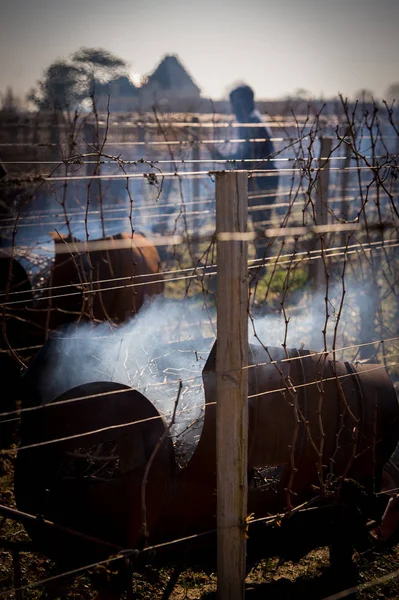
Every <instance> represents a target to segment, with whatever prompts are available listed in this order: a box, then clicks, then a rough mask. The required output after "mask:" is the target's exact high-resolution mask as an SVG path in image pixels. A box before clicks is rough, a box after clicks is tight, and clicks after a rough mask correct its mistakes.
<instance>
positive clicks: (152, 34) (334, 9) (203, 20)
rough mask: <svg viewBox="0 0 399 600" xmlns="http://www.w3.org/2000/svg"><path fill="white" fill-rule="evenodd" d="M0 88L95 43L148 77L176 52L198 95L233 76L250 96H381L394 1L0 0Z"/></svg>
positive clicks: (219, 89)
mask: <svg viewBox="0 0 399 600" xmlns="http://www.w3.org/2000/svg"><path fill="white" fill-rule="evenodd" d="M0 5H1V19H0V93H4V92H5V90H6V88H7V86H11V87H12V88H13V90H14V92H15V93H16V94H18V95H20V96H22V97H23V96H24V95H25V93H26V92H27V91H28V90H29V89H30V88H32V86H35V84H36V82H37V80H39V79H41V78H42V76H43V72H44V70H45V69H46V68H47V67H48V66H49V65H50V64H51V62H53V61H54V60H56V59H59V58H68V56H69V55H71V54H72V53H73V52H75V51H76V50H77V49H78V48H80V47H82V46H86V47H95V48H97V47H101V48H105V49H106V50H109V51H111V52H112V53H113V54H115V55H117V56H118V57H120V58H123V59H124V60H126V61H127V62H128V63H129V67H130V70H131V72H132V73H139V74H142V75H148V74H149V73H151V72H152V71H153V70H154V68H155V67H156V65H157V64H158V63H159V61H160V60H161V58H162V56H163V55H165V54H177V55H178V56H179V58H180V59H181V61H182V63H183V64H184V65H185V67H186V68H187V70H188V72H189V73H190V74H191V76H192V77H193V79H194V80H195V82H196V83H197V85H198V86H199V87H200V88H201V91H202V95H203V96H205V97H210V98H213V99H215V100H217V99H221V98H225V97H226V96H227V93H228V90H229V88H230V87H231V86H232V85H233V84H235V83H237V82H245V83H247V84H248V85H251V86H252V87H253V89H254V91H255V94H256V97H257V98H259V99H274V98H281V97H284V96H287V95H290V94H294V93H295V91H296V90H298V89H305V90H307V91H309V92H310V94H311V95H312V96H314V97H321V96H323V97H324V98H327V97H335V96H337V94H338V93H342V94H343V95H344V96H347V97H349V98H352V97H353V96H354V95H355V94H356V93H357V92H358V91H359V90H361V89H368V90H371V91H372V92H373V94H374V95H375V97H376V98H381V97H385V96H386V90H387V88H388V87H389V85H390V84H391V83H393V82H399V0H378V1H376V0H240V1H239V0H201V1H199V0H197V2H195V1H194V0H145V1H144V0H140V1H139V0H30V1H28V0H0Z"/></svg>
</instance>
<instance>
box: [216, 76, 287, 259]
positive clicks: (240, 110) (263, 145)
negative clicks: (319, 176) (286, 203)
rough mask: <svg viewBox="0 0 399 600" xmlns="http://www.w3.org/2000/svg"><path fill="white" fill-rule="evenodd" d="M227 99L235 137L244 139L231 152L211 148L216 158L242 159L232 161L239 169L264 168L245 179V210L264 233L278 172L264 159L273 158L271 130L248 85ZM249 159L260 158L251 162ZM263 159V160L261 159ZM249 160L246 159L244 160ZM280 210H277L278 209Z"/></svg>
mask: <svg viewBox="0 0 399 600" xmlns="http://www.w3.org/2000/svg"><path fill="white" fill-rule="evenodd" d="M230 102H231V106H232V108H233V111H234V113H235V115H236V117H237V121H238V122H239V123H243V125H242V126H241V127H239V128H238V138H239V139H244V140H245V141H243V142H239V143H238V150H237V151H236V152H234V153H232V154H229V155H224V154H222V153H221V152H219V151H218V150H217V149H215V148H212V150H211V152H212V156H213V158H215V159H229V160H237V161H242V160H245V162H242V163H241V164H237V165H235V166H236V168H238V169H247V170H249V171H251V170H254V169H263V170H265V171H266V172H265V173H252V174H251V175H250V178H249V180H248V204H249V207H248V211H249V215H250V217H251V218H252V223H253V226H254V230H255V232H256V233H257V234H258V235H259V236H263V233H264V230H265V228H266V227H267V224H266V223H265V221H269V220H270V219H271V210H270V208H269V207H271V205H273V204H274V202H275V200H276V195H277V190H278V182H279V176H278V171H277V170H276V167H275V163H274V162H272V161H270V160H267V159H268V158H269V157H271V158H273V157H274V153H275V149H274V146H273V142H272V141H271V139H270V138H271V137H272V134H271V131H270V129H269V128H268V127H267V125H266V124H265V123H264V121H263V119H262V116H261V114H260V112H259V111H258V110H257V109H256V107H255V100H254V92H253V90H252V88H250V87H249V86H247V85H242V86H240V87H237V88H236V89H234V90H233V91H232V92H231V93H230ZM247 123H250V124H252V123H254V124H259V127H249V126H248V125H246V124H247ZM251 139H252V140H255V139H257V140H262V141H256V142H255V141H250V140H251ZM250 159H262V160H256V161H254V162H250ZM263 160H264V162H262V161H263ZM247 161H248V162H247ZM277 212H278V214H280V211H277ZM258 246H259V244H256V247H257V255H258V257H260V255H262V256H263V252H261V251H260V248H258Z"/></svg>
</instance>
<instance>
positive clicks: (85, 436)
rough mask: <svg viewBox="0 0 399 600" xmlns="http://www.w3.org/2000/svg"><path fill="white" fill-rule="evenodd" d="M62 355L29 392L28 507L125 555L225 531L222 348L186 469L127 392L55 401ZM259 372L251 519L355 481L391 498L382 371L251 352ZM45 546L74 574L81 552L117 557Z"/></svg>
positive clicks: (20, 463)
mask: <svg viewBox="0 0 399 600" xmlns="http://www.w3.org/2000/svg"><path fill="white" fill-rule="evenodd" d="M52 343H53V345H54V344H55V345H56V342H54V341H53V342H52ZM49 347H50V348H51V351H50V352H46V348H44V349H43V351H42V352H41V353H39V355H38V356H37V358H36V360H35V361H34V363H33V364H32V369H31V371H30V373H29V370H28V374H27V379H26V382H25V392H24V393H25V398H26V403H27V404H26V405H27V406H29V407H30V408H31V409H32V410H30V411H28V412H27V413H24V417H23V429H22V434H23V435H22V449H21V450H20V451H19V453H18V460H17V465H16V500H17V506H18V507H20V508H21V509H22V510H25V511H26V512H29V513H33V514H37V513H39V514H41V515H43V516H45V517H47V518H49V519H50V520H52V521H54V522H55V523H58V524H61V525H63V526H67V527H69V528H70V529H73V530H75V531H77V532H80V533H82V534H84V535H85V536H93V537H96V538H98V539H100V540H102V541H103V542H105V543H111V544H113V545H115V546H117V547H130V548H138V547H140V546H141V545H143V544H148V543H149V544H154V543H162V542H164V541H169V540H173V539H176V538H179V537H183V536H189V535H193V534H198V533H202V532H206V531H211V530H214V529H215V527H216V517H215V515H216V494H215V490H216V403H217V390H216V376H215V369H216V352H217V346H216V343H215V345H214V346H213V348H212V350H211V352H210V354H209V357H208V360H207V362H206V365H205V368H204V370H203V384H204V398H203V400H204V412H203V414H204V417H203V423H202V430H201V435H200V439H199V442H198V444H197V446H196V448H195V451H194V454H193V455H192V457H191V458H190V459H189V460H188V462H187V464H186V465H185V466H183V467H181V466H179V465H178V464H177V461H176V452H175V450H176V448H174V446H173V441H172V438H171V437H170V435H169V431H168V427H167V424H166V422H165V420H164V418H163V417H162V415H161V414H160V412H159V411H158V410H157V409H156V408H155V407H154V406H153V404H152V403H151V402H150V401H149V400H148V398H146V397H145V396H144V395H143V394H142V393H140V392H138V391H137V390H133V389H131V388H130V387H129V386H128V385H126V384H122V383H120V382H104V381H103V382H101V381H96V382H88V383H83V384H80V385H78V386H75V387H73V388H72V389H68V390H66V391H65V390H64V391H63V392H58V394H57V386H55V387H54V388H53V394H54V395H53V397H52V398H51V397H49V395H48V392H46V389H45V385H44V383H43V381H42V382H41V383H40V378H41V377H42V378H43V373H44V374H47V373H48V364H46V363H47V362H48V361H51V359H54V356H56V352H54V348H53V347H52V346H51V344H50V346H49ZM82 353H83V354H82V360H83V359H84V351H82ZM55 364H56V363H54V364H53V367H54V368H55V366H54V365H55ZM248 368H249V453H248V481H249V490H248V512H249V513H251V512H254V513H255V516H256V517H257V518H260V517H263V516H266V515H267V514H270V513H274V512H282V511H284V510H285V509H286V508H287V506H295V505H299V504H301V503H302V502H303V501H305V500H306V499H308V498H311V497H312V496H315V495H317V494H320V491H321V490H323V488H326V489H327V488H329V486H331V485H332V484H333V483H334V481H337V480H339V478H341V479H343V478H351V479H353V480H355V481H356V482H358V483H359V484H361V485H362V486H364V489H365V490H366V492H368V493H370V494H372V493H373V492H375V491H378V489H379V485H380V479H381V473H382V468H383V465H384V463H385V462H386V461H387V460H388V458H389V457H390V455H391V454H392V452H393V450H394V448H395V446H396V444H397V441H398V438H399V411H398V403H397V398H396V394H395V391H394V388H393V386H392V383H391V381H390V379H389V377H388V374H387V372H386V370H385V368H384V367H383V366H382V365H378V364H375V365H372V364H367V365H365V364H351V363H348V362H340V361H336V360H334V356H333V355H332V354H324V353H313V352H310V351H307V350H296V349H290V350H287V351H286V352H283V350H282V349H281V348H268V349H267V350H265V349H264V348H262V347H260V346H254V345H250V346H249V367H248ZM69 375H71V374H69ZM46 377H47V375H46ZM46 377H45V379H46ZM66 380H67V381H68V376H67V375H66ZM38 382H39V383H38ZM32 397H33V399H34V400H33V401H32ZM50 405H51V407H50ZM39 406H41V408H40V409H38V408H37V407H39ZM55 439H57V440H58V441H56V442H55V441H53V440H55ZM24 446H25V449H23V448H24ZM32 535H33V536H34V538H35V539H36V540H37V541H38V543H39V544H40V545H41V547H42V548H43V549H44V551H46V553H48V554H50V555H52V556H55V555H56V556H55V558H57V560H61V561H67V560H70V556H71V552H70V550H71V548H74V547H76V548H77V551H76V552H74V553H73V557H74V559H76V560H77V557H78V555H79V548H83V547H84V548H85V551H84V553H83V554H84V557H85V560H87V557H88V555H89V554H90V555H93V557H97V556H99V555H102V553H105V554H106V553H107V552H108V550H107V547H106V544H105V545H104V546H103V547H101V544H99V545H97V547H96V544H94V546H93V544H91V545H90V543H89V542H88V541H87V544H88V546H87V544H86V546H85V545H84V543H83V542H78V541H77V538H76V537H74V536H73V535H72V537H71V536H69V537H68V534H65V535H64V534H61V533H59V532H56V531H53V530H51V531H50V530H46V535H43V532H41V533H40V526H39V525H38V526H37V527H36V528H33V530H32ZM65 536H66V538H67V539H68V544H66V543H65V539H66V538H65ZM59 539H62V542H63V543H62V544H60V543H58V541H57V540H59ZM205 539H206V538H198V539H196V540H195V542H193V544H198V543H199V544H201V543H202V541H204V540H205ZM201 540H202V541H201ZM88 547H90V552H89V551H88V549H87V548H88ZM55 548H57V550H55ZM66 549H68V552H66ZM82 560H83V556H82Z"/></svg>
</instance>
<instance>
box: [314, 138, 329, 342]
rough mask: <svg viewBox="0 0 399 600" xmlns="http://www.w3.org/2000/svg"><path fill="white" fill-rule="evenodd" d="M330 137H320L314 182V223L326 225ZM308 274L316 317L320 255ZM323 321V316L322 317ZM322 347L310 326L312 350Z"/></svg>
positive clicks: (322, 277)
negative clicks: (318, 167)
mask: <svg viewBox="0 0 399 600" xmlns="http://www.w3.org/2000/svg"><path fill="white" fill-rule="evenodd" d="M331 147H332V139H331V138H321V139H320V158H319V166H321V167H322V169H323V170H322V171H319V173H318V177H317V184H316V198H315V219H316V223H315V224H316V225H327V222H328V212H327V204H328V186H329V181H330V161H329V160H326V159H327V158H328V157H329V156H330V154H331ZM322 235H323V237H324V239H326V238H327V234H326V233H324V234H322ZM315 249H318V250H321V241H319V242H317V246H316V247H315ZM310 276H311V280H312V314H313V316H314V318H316V319H317V315H319V314H321V313H322V311H323V310H324V307H323V306H321V304H320V293H321V294H324V295H325V285H326V277H325V270H324V263H323V258H322V257H320V258H318V259H316V260H313V261H312V264H311V267H310ZM323 323H324V318H323ZM322 347H324V343H322V331H321V329H320V328H317V327H313V328H312V341H311V348H312V350H320V349H321V348H322Z"/></svg>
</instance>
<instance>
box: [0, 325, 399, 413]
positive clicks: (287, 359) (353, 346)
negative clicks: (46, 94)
mask: <svg viewBox="0 0 399 600" xmlns="http://www.w3.org/2000/svg"><path fill="white" fill-rule="evenodd" d="M133 335H134V334H130V336H133ZM130 336H129V334H124V339H125V338H126V337H130ZM58 339H59V340H64V341H65V340H70V339H81V340H82V341H83V340H84V339H85V338H76V337H75V336H74V337H73V338H68V337H64V338H63V337H60V338H58ZM92 339H95V340H102V339H104V340H109V337H107V336H96V337H94V338H92ZM398 340H399V336H396V337H391V338H386V339H383V340H373V341H371V342H362V343H360V344H351V345H349V346H342V347H340V348H334V349H331V350H319V351H313V352H310V353H309V354H305V355H303V356H289V357H285V358H279V359H277V360H274V359H270V360H268V361H265V362H260V363H256V364H253V365H247V366H245V367H242V368H240V369H233V370H231V371H229V373H236V372H239V371H242V370H250V369H255V368H257V367H259V366H261V367H262V366H266V365H277V364H280V363H292V362H296V361H298V360H299V361H302V360H306V359H308V358H313V357H315V356H319V357H323V356H328V355H329V354H333V355H334V356H335V354H337V353H340V352H345V351H347V350H356V349H359V348H363V347H367V346H373V345H375V344H389V343H392V342H395V341H398ZM40 347H42V346H40ZM269 347H270V346H265V348H269ZM279 349H280V347H279ZM197 352H198V353H202V352H203V351H202V350H197ZM200 379H201V380H202V374H201V375H196V376H195V377H189V378H186V379H185V380H184V384H187V383H195V381H197V380H200ZM179 381H180V379H176V380H172V381H167V382H159V383H153V384H146V385H145V386H143V387H136V388H129V389H124V390H118V391H117V393H118V394H119V393H124V392H128V391H131V389H135V390H137V391H139V390H143V391H145V389H147V388H153V387H163V386H166V385H171V383H176V384H178V383H179ZM113 393H114V392H112V391H111V392H109V391H108V392H101V393H99V394H90V395H88V396H81V397H79V398H70V399H68V400H61V401H59V402H57V403H48V404H44V405H39V406H30V407H26V408H20V409H16V410H11V411H7V412H2V413H0V417H1V418H3V417H8V416H12V415H20V414H23V413H27V412H32V411H37V410H43V409H44V408H51V407H54V406H60V405H64V404H72V403H75V402H77V401H81V400H88V399H92V398H96V397H98V396H107V395H110V394H113ZM115 393H116V392H115ZM204 406H206V404H205V405H204Z"/></svg>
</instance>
